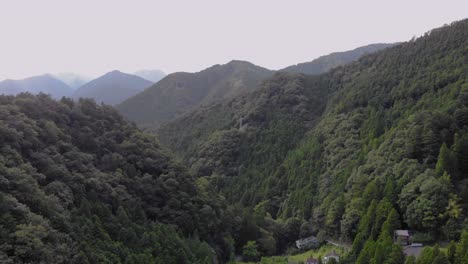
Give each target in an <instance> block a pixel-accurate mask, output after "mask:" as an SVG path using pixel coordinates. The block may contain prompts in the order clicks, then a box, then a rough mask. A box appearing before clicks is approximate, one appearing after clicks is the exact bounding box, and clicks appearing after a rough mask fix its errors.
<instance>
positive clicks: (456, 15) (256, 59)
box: [0, 0, 468, 79]
mask: <svg viewBox="0 0 468 264" xmlns="http://www.w3.org/2000/svg"><path fill="white" fill-rule="evenodd" d="M467 11H468V1H466V0H444V1H440V0H437V1H435V0H393V1H378V0H365V1H364V0H353V1H350V0H342V1H336V0H335V1H334V0H332V1H330V0H329V1H325V0H320V1H313V0H308V1H307V0H288V1H277V0H231V1H226V0H196V1H195V0H186V1H182V0H166V1H155V0H153V1H150V0H148V1H143V0H131V1H130V0H127V1H120V0H76V1H72V0H40V1H37V0H29V1H26V0H0V79H4V78H23V77H26V76H31V75H37V74H42V73H46V72H51V73H57V72H76V73H81V74H84V75H88V76H97V75H100V74H102V73H105V72H107V71H110V70H114V69H119V70H122V71H126V72H133V71H135V70H138V69H161V70H163V71H165V72H166V73H170V72H174V71H199V70H202V69H204V68H206V67H208V66H211V65H213V64H218V63H220V64H222V63H226V62H228V61H230V60H232V59H240V60H248V61H251V62H252V63H255V64H257V65H261V66H264V67H267V68H270V69H279V68H283V67H285V66H288V65H291V64H295V63H298V62H303V61H310V60H312V59H314V58H316V57H318V56H320V55H324V54H328V53H331V52H334V51H343V50H349V49H353V48H355V47H358V46H361V45H366V44H370V43H376V42H397V41H405V40H408V39H410V38H411V37H412V36H414V35H416V36H419V35H421V34H423V33H424V32H426V31H428V30H430V29H432V28H434V27H439V26H442V25H443V24H444V23H450V22H452V21H454V20H460V19H463V18H466V17H468V12H467Z"/></svg>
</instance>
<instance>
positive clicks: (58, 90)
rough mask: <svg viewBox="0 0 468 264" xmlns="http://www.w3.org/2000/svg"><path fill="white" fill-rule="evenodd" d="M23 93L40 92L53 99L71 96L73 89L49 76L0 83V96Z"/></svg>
mask: <svg viewBox="0 0 468 264" xmlns="http://www.w3.org/2000/svg"><path fill="white" fill-rule="evenodd" d="M25 92H28V93H32V94H38V93H41V92H42V93H45V94H49V95H51V96H52V97H54V98H62V96H71V94H72V93H73V89H72V88H71V87H70V86H68V85H67V84H65V83H64V82H62V81H60V80H58V79H56V78H54V77H53V76H52V75H49V74H45V75H40V76H34V77H29V78H26V79H21V80H4V81H1V82H0V94H5V95H16V94H19V93H25Z"/></svg>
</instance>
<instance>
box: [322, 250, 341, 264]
mask: <svg viewBox="0 0 468 264" xmlns="http://www.w3.org/2000/svg"><path fill="white" fill-rule="evenodd" d="M331 259H335V260H336V263H339V262H340V256H339V255H338V254H336V252H335V251H333V252H331V253H328V254H326V255H325V257H324V258H323V263H324V264H327V263H328V262H329V261H330V260H331Z"/></svg>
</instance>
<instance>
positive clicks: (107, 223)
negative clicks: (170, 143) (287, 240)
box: [0, 94, 233, 264]
mask: <svg viewBox="0 0 468 264" xmlns="http://www.w3.org/2000/svg"><path fill="white" fill-rule="evenodd" d="M224 218H229V219H232V218H233V217H232V216H230V215H229V214H228V211H227V210H226V207H225V206H224V205H223V200H222V199H221V198H220V197H218V196H217V195H216V194H213V193H211V192H209V191H208V190H206V189H205V188H204V187H203V185H202V184H201V185H200V184H198V183H196V181H195V180H194V178H193V177H192V176H191V175H190V174H189V173H188V172H187V170H186V169H185V168H184V167H183V166H182V165H180V164H178V163H176V162H174V161H173V159H172V157H171V156H170V155H169V154H167V153H166V151H164V150H163V149H162V148H161V147H160V146H159V144H158V143H157V141H156V140H155V138H154V137H153V136H150V135H148V134H144V133H142V132H140V131H139V130H138V129H137V128H136V127H135V126H134V125H131V124H129V123H127V122H126V121H124V120H123V118H122V117H121V116H120V115H119V114H118V113H117V112H116V111H115V110H113V109H112V108H111V107H108V106H98V105H96V104H95V103H94V102H93V101H90V100H79V102H73V101H72V100H71V99H62V100H60V101H54V100H52V99H51V98H50V97H48V96H46V95H43V94H41V95H38V96H33V95H29V94H20V95H18V96H16V97H13V96H0V248H1V250H0V262H1V263H80V264H82V263H174V264H178V263H211V262H212V261H214V260H216V254H217V255H218V257H219V259H220V260H222V259H224V258H226V257H229V256H230V254H231V253H232V252H231V249H230V247H232V243H233V242H231V240H232V239H231V236H230V234H229V233H228V231H229V228H230V227H229V226H227V225H226V224H225V223H223V222H224V221H223V220H224Z"/></svg>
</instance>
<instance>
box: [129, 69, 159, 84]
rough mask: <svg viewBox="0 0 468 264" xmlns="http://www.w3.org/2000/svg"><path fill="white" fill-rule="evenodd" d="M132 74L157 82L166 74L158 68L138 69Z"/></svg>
mask: <svg viewBox="0 0 468 264" xmlns="http://www.w3.org/2000/svg"><path fill="white" fill-rule="evenodd" d="M133 74H134V75H136V76H139V77H141V78H143V79H146V80H148V81H151V82H154V83H157V82H159V80H161V79H162V78H164V77H165V76H166V74H165V73H164V72H162V71H160V70H140V71H136V72H134V73H133Z"/></svg>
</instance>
